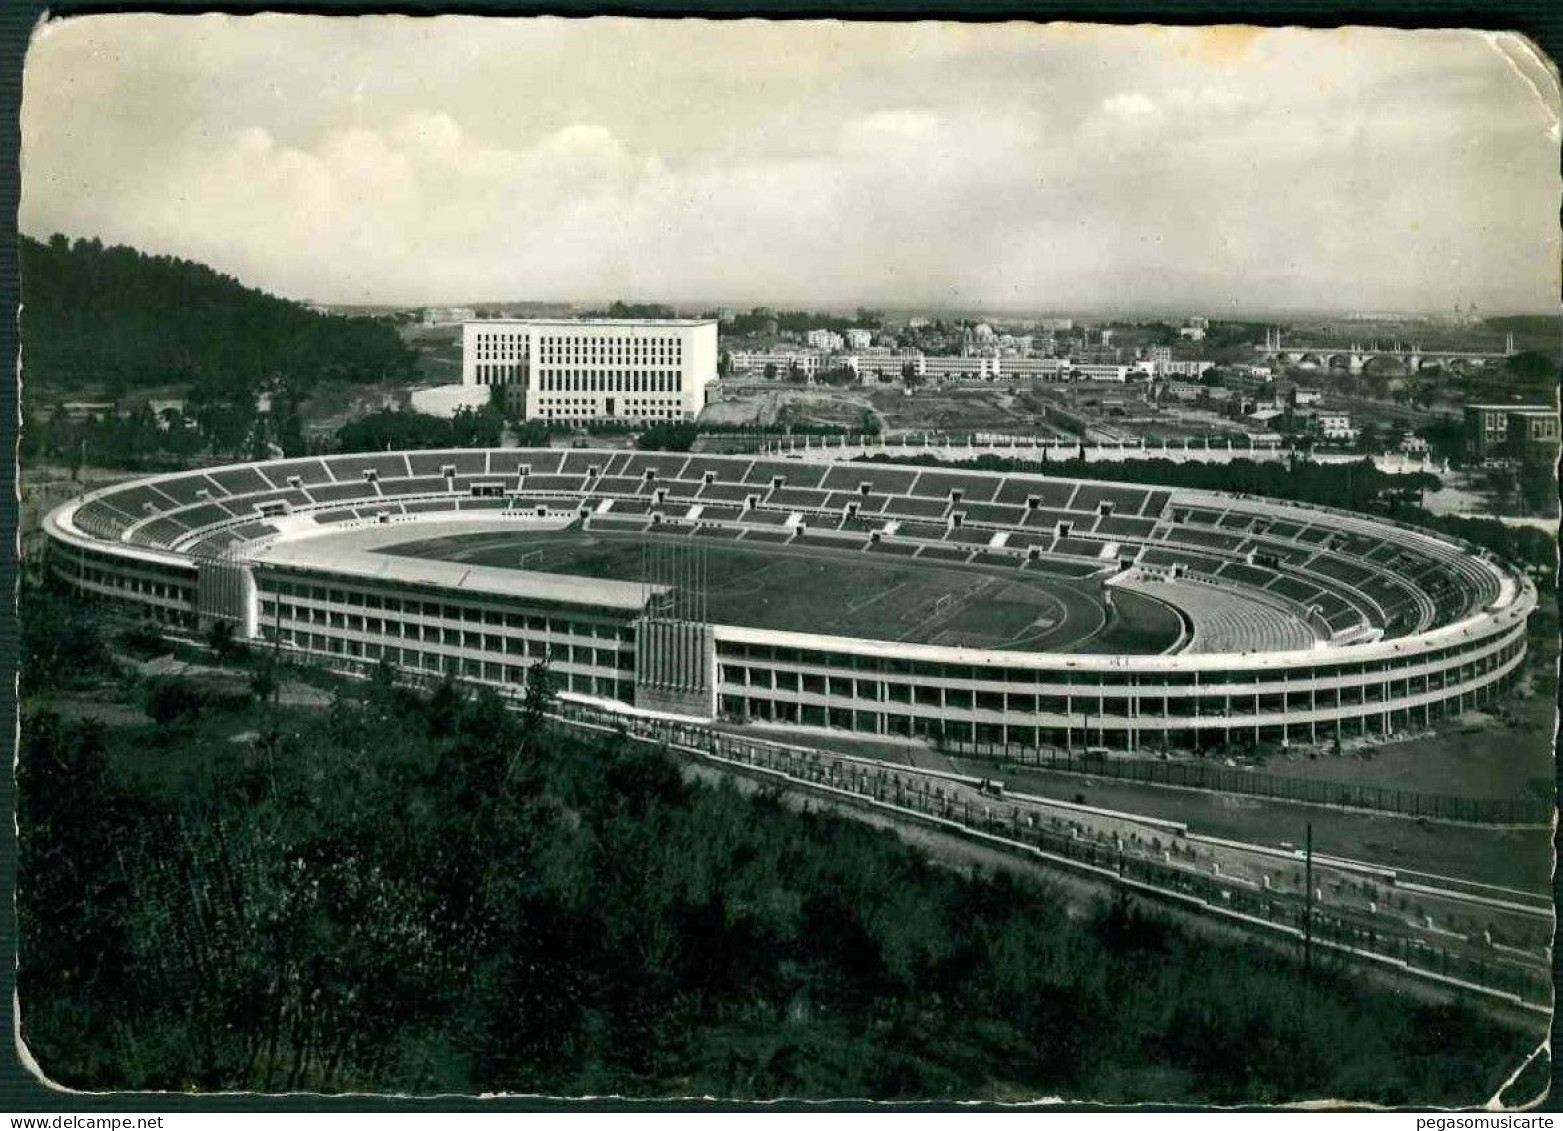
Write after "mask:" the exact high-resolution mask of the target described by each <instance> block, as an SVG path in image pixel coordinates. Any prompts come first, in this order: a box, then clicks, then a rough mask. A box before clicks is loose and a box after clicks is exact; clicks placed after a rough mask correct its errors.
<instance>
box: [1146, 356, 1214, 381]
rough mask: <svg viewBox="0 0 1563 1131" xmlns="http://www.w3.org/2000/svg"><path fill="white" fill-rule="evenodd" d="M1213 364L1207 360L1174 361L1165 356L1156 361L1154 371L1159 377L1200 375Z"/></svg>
mask: <svg viewBox="0 0 1563 1131" xmlns="http://www.w3.org/2000/svg"><path fill="white" fill-rule="evenodd" d="M1213 365H1214V363H1213V362H1209V361H1174V360H1172V359H1171V358H1167V359H1165V360H1163V361H1158V362H1157V363H1156V373H1157V375H1158V376H1161V377H1202V376H1204V374H1205V370H1207V369H1210V368H1211V367H1212V366H1213Z"/></svg>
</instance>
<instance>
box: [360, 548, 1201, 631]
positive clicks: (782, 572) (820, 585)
mask: <svg viewBox="0 0 1563 1131" xmlns="http://www.w3.org/2000/svg"><path fill="white" fill-rule="evenodd" d="M648 541H655V542H658V543H661V544H670V543H671V544H680V545H685V546H697V545H698V546H700V547H702V548H703V549H704V552H705V555H706V589H707V602H708V613H709V616H710V619H711V621H712V622H713V623H715V624H730V625H738V626H743V627H748V628H768V629H776V630H779V631H790V632H808V633H820V634H824V635H830V636H852V637H858V638H862V639H870V640H890V641H901V642H905V643H915V644H940V645H945V646H949V647H957V646H965V647H973V648H994V649H1006V650H1013V651H1025V652H1078V653H1088V654H1089V653H1095V654H1104V653H1117V654H1124V653H1142V654H1143V653H1158V652H1164V651H1167V650H1168V649H1170V648H1172V647H1174V646H1175V645H1176V644H1177V643H1178V641H1179V639H1180V637H1181V633H1182V625H1181V621H1180V620H1179V617H1178V615H1177V614H1176V613H1175V612H1174V611H1173V610H1171V609H1170V608H1168V607H1167V606H1166V605H1163V604H1161V603H1160V602H1157V601H1155V600H1152V599H1150V598H1147V597H1141V596H1139V595H1138V594H1134V593H1125V592H1119V593H1115V594H1114V597H1113V606H1114V607H1113V611H1112V613H1111V615H1109V613H1108V610H1107V609H1106V607H1105V606H1104V604H1103V602H1102V598H1101V586H1100V584H1099V583H1098V582H1096V581H1094V580H1092V579H1079V578H1067V577H1057V576H1052V575H1048V574H1045V573H1042V572H1041V571H1034V570H1029V569H1028V570H1025V571H1022V570H1020V569H1017V568H1004V567H992V566H970V565H960V566H952V565H949V564H945V563H934V562H923V561H920V560H917V559H914V558H903V557H895V558H891V557H889V556H885V557H879V556H876V555H872V554H865V553H861V552H854V551H851V550H836V549H827V548H816V547H810V548H807V549H799V548H791V547H787V546H784V545H777V544H770V543H767V544H755V545H745V544H743V543H742V542H732V541H720V542H718V541H706V540H703V539H702V540H699V541H696V540H693V539H691V538H689V537H687V536H684V537H677V536H673V537H669V536H659V535H642V534H616V533H615V534H607V533H601V532H595V531H593V532H586V531H582V530H580V529H571V530H564V531H537V532H523V531H514V532H512V531H504V532H486V533H473V534H457V535H450V536H445V537H439V538H428V539H422V540H419V541H412V542H405V543H401V544H399V545H394V546H383V547H380V548H379V550H378V552H380V553H385V554H395V555H401V556H405V557H417V558H433V559H439V560H443V561H452V562H465V563H467V564H469V565H484V566H497V567H501V568H506V569H525V570H531V571H535V572H540V573H555V574H568V575H571V576H575V577H600V578H607V579H612V580H616V581H645V580H648V578H647V576H646V573H645V562H644V554H643V547H644V544H645V543H646V542H648Z"/></svg>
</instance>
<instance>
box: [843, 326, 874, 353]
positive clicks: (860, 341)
mask: <svg viewBox="0 0 1563 1131" xmlns="http://www.w3.org/2000/svg"><path fill="white" fill-rule="evenodd" d="M844 336H845V338H846V340H847V348H848V349H854V350H866V349H867V348H868V347H869V346H871V345H873V344H874V332H873V331H872V330H856V329H854V330H848V331H847V332H846V334H845V335H844Z"/></svg>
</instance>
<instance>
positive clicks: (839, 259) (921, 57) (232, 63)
mask: <svg viewBox="0 0 1563 1131" xmlns="http://www.w3.org/2000/svg"><path fill="white" fill-rule="evenodd" d="M23 98H24V102H23V115H22V137H23V142H22V146H23V176H22V206H21V224H22V228H23V230H24V231H25V232H28V233H29V234H32V235H35V236H44V235H47V234H49V233H51V232H55V231H61V232H65V233H67V234H69V235H72V236H98V237H100V238H102V239H103V240H105V241H107V242H114V243H128V244H131V245H134V246H136V247H139V248H142V249H144V250H148V251H157V252H166V253H171V254H175V255H181V256H186V257H189V258H192V259H197V260H201V261H203V262H206V263H210V264H212V265H213V266H215V267H218V268H219V269H221V270H223V271H227V272H230V273H232V274H235V275H237V276H238V277H239V278H241V279H242V280H244V281H245V282H247V283H249V284H251V285H254V286H259V287H263V288H265V289H267V290H270V291H273V292H276V293H280V294H286V295H289V296H292V297H296V298H312V299H317V300H323V301H331V302H386V303H441V302H452V303H454V302H466V301H474V300H485V299H490V300H497V299H517V300H519V299H562V300H600V299H605V298H613V297H623V298H627V299H629V298H638V299H644V300H651V299H662V300H671V301H678V300H686V301H688V300H698V299H710V300H722V301H729V302H743V303H771V304H780V303H787V304H794V303H814V304H817V305H824V304H853V303H859V302H864V303H876V304H881V303H882V304H888V305H896V306H905V305H919V304H927V305H938V306H941V307H959V308H970V309H991V310H1028V309H1029V310H1058V311H1085V310H1089V309H1093V308H1117V309H1146V310H1205V311H1209V312H1216V313H1219V312H1222V311H1231V310H1254V311H1256V312H1258V311H1263V310H1267V309H1269V310H1281V309H1341V310H1352V309H1355V310H1447V309H1448V308H1450V307H1452V306H1453V305H1454V304H1456V303H1461V304H1467V303H1471V302H1475V303H1476V304H1477V305H1478V306H1479V307H1480V308H1481V309H1482V310H1483V311H1484V312H1489V313H1493V312H1497V311H1500V310H1541V309H1547V308H1548V307H1549V306H1551V305H1555V303H1556V301H1557V294H1558V279H1559V264H1560V252H1559V236H1558V207H1559V193H1560V188H1559V177H1558V152H1559V97H1558V92H1557V87H1556V84H1555V82H1554V80H1553V78H1552V77H1551V75H1550V74H1549V72H1548V70H1547V68H1546V67H1545V65H1543V64H1540V63H1539V62H1538V61H1537V59H1536V58H1535V56H1534V55H1533V53H1532V52H1531V51H1530V50H1529V48H1528V47H1527V45H1526V44H1525V43H1524V42H1523V41H1520V40H1518V39H1515V38H1512V37H1506V36H1493V35H1482V34H1477V33H1460V32H1438V33H1404V32H1376V31H1361V30H1357V31H1338V32H1337V31H1324V32H1303V31H1271V32H1263V31H1244V30H1234V29H1229V30H1225V31H1220V32H1199V31H1181V30H1168V29H1154V28H1150V29H1147V28H1140V29H1131V28H1123V29H1116V28H1092V27H1082V26H1074V27H1064V26H1033V25H1021V24H1009V25H969V26H954V25H948V24H909V25H902V26H889V25H884V24H858V25H843V24H834V23H792V24H767V23H763V22H754V21H746V22H737V23H714V22H699V21H669V22H650V21H641V22H636V21H626V20H610V19H602V20H586V21H565V20H553V19H537V20H511V21H494V20H483V19H476V18H441V19H432V20H430V19H409V18H401V17H368V18H357V19H329V18H323V17H304V16H274V15H273V16H252V17H243V18H241V17H228V16H198V17H178V16H145V15H123V16H122V15H107V16H91V17H85V18H79V19H74V20H69V21H63V22H58V23H54V24H51V25H47V26H46V27H44V28H43V29H41V30H40V32H39V33H38V35H37V36H36V38H35V40H34V43H33V46H32V50H31V52H30V54H29V56H28V60H27V68H26V72H25V78H24V95H23Z"/></svg>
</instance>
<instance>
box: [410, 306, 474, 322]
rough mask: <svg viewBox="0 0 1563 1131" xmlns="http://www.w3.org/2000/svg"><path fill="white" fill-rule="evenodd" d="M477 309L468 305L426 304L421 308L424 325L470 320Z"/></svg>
mask: <svg viewBox="0 0 1563 1131" xmlns="http://www.w3.org/2000/svg"><path fill="white" fill-rule="evenodd" d="M477 316H478V315H477V311H475V310H473V309H472V307H470V306H426V307H424V308H423V324H424V325H425V326H454V325H456V324H457V323H458V322H470V321H472V319H474V318H476V317H477Z"/></svg>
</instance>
